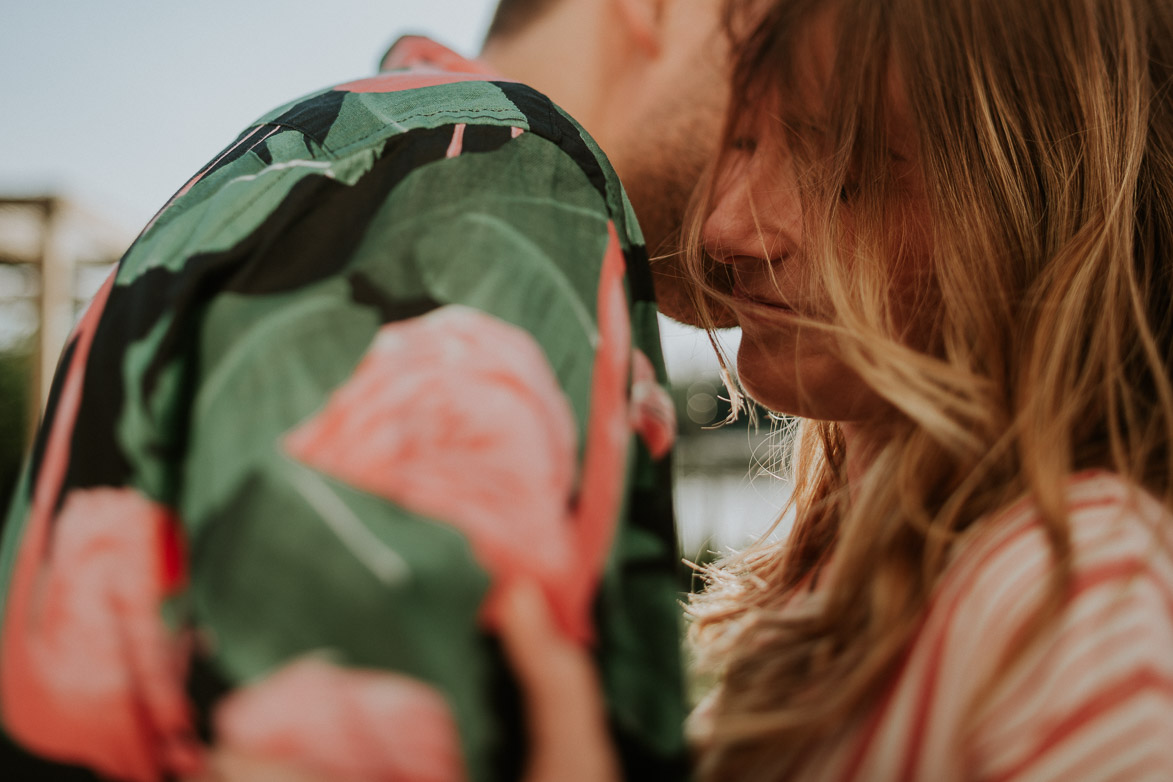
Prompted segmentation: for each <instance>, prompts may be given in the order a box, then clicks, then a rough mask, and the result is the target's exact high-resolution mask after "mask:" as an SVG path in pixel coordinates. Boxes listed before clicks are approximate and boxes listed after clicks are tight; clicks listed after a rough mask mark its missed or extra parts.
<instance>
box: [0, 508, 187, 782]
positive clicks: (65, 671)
mask: <svg viewBox="0 0 1173 782" xmlns="http://www.w3.org/2000/svg"><path fill="white" fill-rule="evenodd" d="M184 561H185V558H184V554H183V549H182V538H181V536H180V531H179V525H178V523H177V521H176V519H175V517H174V516H173V514H172V513H171V512H170V511H169V510H168V509H167V508H165V507H163V506H161V505H158V504H156V503H154V502H152V501H150V500H148V499H146V498H145V497H143V496H141V495H140V494H138V493H137V492H135V491H133V490H130V489H113V488H98V489H87V490H77V491H73V492H71V493H70V494H69V495H68V496H67V497H66V500H65V503H64V505H63V507H62V509H61V512H60V515H59V517H58V518H57V521H56V524H55V526H54V528H53V537H52V539H51V543H50V544H49V547H48V551H47V552H46V556H45V559H44V561H43V563H42V566H41V568H40V572H39V574H38V577H37V579H36V581H35V583H34V584H33V585H32V590H31V592H30V593H29V594H28V595H27V597H28V599H27V600H19V601H18V600H16V599H13V600H11V601H10V602H9V607H8V618H7V621H6V627H5V643H4V657H3V685H4V687H3V693H4V718H5V727H6V728H7V730H8V731H9V732H10V733H11V734H12V735H13V737H14V738H16V739H17V740H18V741H19V742H20V743H22V744H25V745H27V746H28V747H29V748H30V749H32V750H33V751H35V752H37V753H39V754H41V755H44V756H46V757H50V758H54V759H57V760H63V761H66V762H70V763H74V764H79V765H83V766H87V767H90V768H92V769H94V770H95V771H97V772H98V773H100V774H102V775H103V776H107V777H110V778H113V779H120V780H134V781H135V782H152V781H154V780H161V779H163V778H165V777H167V776H170V775H173V774H177V775H184V774H191V773H194V772H196V771H198V770H199V768H200V766H201V750H200V748H199V746H198V744H197V741H196V739H195V735H194V731H193V728H192V723H191V714H190V711H189V708H188V704H187V701H186V698H185V695H184V689H183V681H184V675H185V667H186V659H187V649H186V644H185V643H184V642H183V641H182V640H181V639H180V638H179V637H177V636H176V635H175V634H173V633H172V632H170V631H169V630H168V629H167V627H166V626H165V625H164V623H163V619H162V617H161V615H160V608H161V604H162V602H163V601H164V599H165V598H166V597H167V596H168V595H169V594H171V593H172V592H173V591H174V590H175V589H176V588H178V587H179V586H181V585H182V583H183V580H184V577H185V574H184V565H183V563H184ZM23 596H24V595H22V597H23ZM14 598H15V595H14Z"/></svg>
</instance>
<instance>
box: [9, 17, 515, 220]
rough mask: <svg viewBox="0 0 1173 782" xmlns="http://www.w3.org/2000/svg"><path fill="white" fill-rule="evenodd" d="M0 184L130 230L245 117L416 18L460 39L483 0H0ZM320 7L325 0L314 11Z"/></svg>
mask: <svg viewBox="0 0 1173 782" xmlns="http://www.w3.org/2000/svg"><path fill="white" fill-rule="evenodd" d="M4 4H5V6H6V7H5V9H4V14H3V17H4V23H3V24H2V25H0V105H2V106H3V107H4V108H3V112H2V114H0V115H2V116H3V120H2V121H0V192H4V193H9V194H11V193H17V194H34V193H35V194H39V193H46V192H53V193H64V194H66V195H70V196H72V197H75V198H77V199H79V200H80V201H81V202H82V203H83V204H85V205H86V206H87V207H89V208H90V209H92V210H95V211H97V212H98V213H99V214H101V215H102V216H104V217H105V218H107V219H109V220H111V221H113V222H114V223H115V224H117V225H120V226H124V227H125V228H126V230H128V231H129V232H131V233H132V234H133V233H134V232H137V230H138V228H139V227H141V226H142V225H143V224H144V223H145V222H146V221H147V220H148V219H149V218H150V216H151V215H152V214H153V213H154V211H155V210H156V209H157V208H158V207H159V206H161V205H162V204H163V203H164V202H165V201H166V200H167V198H168V197H169V196H170V195H171V193H173V192H174V191H175V190H176V189H178V188H179V187H180V186H181V185H182V184H183V183H184V182H185V181H186V180H187V179H188V178H189V177H190V176H191V175H192V174H193V173H194V172H195V171H197V170H198V169H199V168H201V167H202V166H203V164H204V163H206V162H207V161H208V160H209V159H210V158H211V157H212V156H213V155H214V154H215V153H216V152H218V151H219V150H220V149H221V148H223V147H224V146H225V145H226V144H227V143H228V142H230V141H231V140H232V139H233V138H234V137H235V136H236V135H237V134H238V133H239V132H240V130H241V129H243V128H244V127H245V126H246V125H247V124H248V123H249V122H251V121H252V120H253V119H255V118H256V117H258V116H260V115H261V114H263V113H265V112H266V111H268V110H269V109H270V108H273V107H275V106H277V105H280V104H282V103H285V102H287V101H289V100H291V99H293V98H296V97H298V96H299V95H303V94H305V93H308V92H312V91H314V90H316V89H319V88H321V87H325V86H328V85H330V84H333V83H336V82H340V81H345V80H349V79H354V78H357V77H361V76H363V75H366V74H368V73H372V72H374V70H375V68H376V65H377V63H378V61H379V59H380V58H381V56H382V54H383V52H384V51H385V50H386V48H387V46H388V45H389V44H390V43H391V42H392V41H393V40H394V39H395V38H396V37H398V36H399V35H401V34H403V33H406V32H426V33H430V34H432V35H433V36H434V37H437V38H439V39H440V40H442V41H443V42H445V43H447V44H449V45H451V46H453V47H454V48H457V49H458V50H460V51H463V52H465V53H469V54H472V53H475V52H476V51H477V49H478V48H479V42H480V40H481V38H482V37H483V34H484V30H485V29H486V28H487V27H488V23H489V19H490V16H491V13H492V7H493V4H494V3H493V0H418V1H416V2H409V1H408V0H331V1H330V2H329V3H323V2H320V1H318V2H312V3H311V2H306V0H232V1H230V0H187V2H182V1H181V0H5V3H4ZM326 9H329V10H326Z"/></svg>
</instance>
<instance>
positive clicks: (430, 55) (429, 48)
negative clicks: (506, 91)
mask: <svg viewBox="0 0 1173 782" xmlns="http://www.w3.org/2000/svg"><path fill="white" fill-rule="evenodd" d="M406 68H416V69H418V68H427V69H431V70H438V71H445V72H447V73H470V74H476V75H478V76H484V77H487V78H492V79H499V78H500V74H498V73H497V72H496V71H494V70H493V69H492V68H490V67H489V66H488V65H486V64H485V63H483V62H481V61H480V60H471V59H469V58H467V57H463V56H461V55H460V54H457V53H456V52H454V51H452V50H451V49H449V48H448V47H447V46H444V45H443V44H439V43H436V42H435V41H433V40H431V39H430V38H425V37H424V36H422V35H405V36H403V37H402V38H400V39H399V40H397V41H396V42H395V43H393V44H391V48H390V49H388V50H387V53H386V54H385V55H383V61H382V63H380V64H379V70H380V71H392V70H402V69H406Z"/></svg>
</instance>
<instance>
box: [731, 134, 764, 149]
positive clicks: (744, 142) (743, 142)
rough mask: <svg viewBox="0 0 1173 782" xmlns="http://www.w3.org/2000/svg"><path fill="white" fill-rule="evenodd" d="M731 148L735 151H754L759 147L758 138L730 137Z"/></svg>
mask: <svg viewBox="0 0 1173 782" xmlns="http://www.w3.org/2000/svg"><path fill="white" fill-rule="evenodd" d="M729 148H730V149H732V150H734V151H735V152H754V151H755V150H757V148H758V140H757V139H756V138H754V137H753V136H735V137H733V138H732V139H730V141H729Z"/></svg>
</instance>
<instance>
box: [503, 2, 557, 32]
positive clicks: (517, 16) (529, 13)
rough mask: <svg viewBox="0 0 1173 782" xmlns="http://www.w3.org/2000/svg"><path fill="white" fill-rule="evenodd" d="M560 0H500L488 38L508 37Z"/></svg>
mask: <svg viewBox="0 0 1173 782" xmlns="http://www.w3.org/2000/svg"><path fill="white" fill-rule="evenodd" d="M557 1H558V0H500V2H498V3H497V12H496V13H495V14H493V22H492V23H491V24H490V25H489V32H488V34H487V35H486V38H490V39H491V38H507V37H509V36H510V35H513V34H514V33H516V32H518V31H519V30H521V29H522V28H523V27H525V26H526V25H527V24H529V23H530V22H531V21H533V20H534V19H536V18H537V17H538V16H540V15H541V14H542V13H543V12H544V11H546V9H548V8H549V7H550V6H552V5H554V3H556V2H557Z"/></svg>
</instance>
